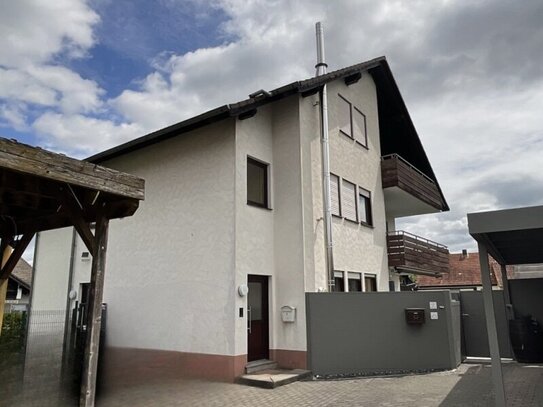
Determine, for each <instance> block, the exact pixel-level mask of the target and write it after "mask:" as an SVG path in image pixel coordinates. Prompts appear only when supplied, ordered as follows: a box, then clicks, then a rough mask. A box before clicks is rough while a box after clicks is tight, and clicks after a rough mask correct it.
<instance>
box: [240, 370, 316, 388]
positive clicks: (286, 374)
mask: <svg viewBox="0 0 543 407" xmlns="http://www.w3.org/2000/svg"><path fill="white" fill-rule="evenodd" d="M310 377H311V372H310V371H309V370H302V369H293V370H289V369H268V370H261V371H259V372H257V373H251V374H245V375H243V376H241V377H240V378H239V379H238V383H239V384H244V385H247V386H254V387H261V388H263V389H275V388H276V387H279V386H284V385H285V384H290V383H293V382H297V381H298V380H303V379H308V378H310Z"/></svg>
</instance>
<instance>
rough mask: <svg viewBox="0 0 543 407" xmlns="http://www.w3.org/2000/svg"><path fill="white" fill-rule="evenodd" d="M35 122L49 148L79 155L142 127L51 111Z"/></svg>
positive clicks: (130, 136)
mask: <svg viewBox="0 0 543 407" xmlns="http://www.w3.org/2000/svg"><path fill="white" fill-rule="evenodd" d="M32 126H33V128H34V130H35V131H36V132H37V133H38V134H40V135H41V136H42V137H43V138H44V143H45V145H46V147H47V148H50V149H53V150H56V151H63V152H68V153H70V154H71V155H74V152H76V153H77V154H75V155H76V156H78V157H79V158H84V157H85V156H88V155H90V154H92V153H95V152H97V151H101V150H105V149H107V148H110V147H113V146H114V145H116V144H120V143H123V142H126V141H128V140H131V139H133V138H135V137H137V136H139V135H140V134H142V131H143V130H142V128H141V126H139V125H138V124H135V123H115V122H113V121H111V120H107V119H97V118H93V117H87V116H84V115H80V114H73V115H66V114H59V113H51V112H47V113H44V114H43V115H41V116H40V117H39V118H38V119H37V120H36V121H35V122H34V123H33V125H32Z"/></svg>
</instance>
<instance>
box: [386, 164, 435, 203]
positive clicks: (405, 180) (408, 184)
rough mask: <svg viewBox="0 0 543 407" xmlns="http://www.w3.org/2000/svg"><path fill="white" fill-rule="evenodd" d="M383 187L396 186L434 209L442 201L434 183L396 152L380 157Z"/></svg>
mask: <svg viewBox="0 0 543 407" xmlns="http://www.w3.org/2000/svg"><path fill="white" fill-rule="evenodd" d="M381 177H382V181H383V188H390V187H398V188H400V189H402V190H404V191H406V192H408V193H409V194H411V195H413V196H415V197H416V198H418V199H420V200H421V201H424V202H426V203H427V204H428V205H431V206H433V207H434V208H436V209H439V210H443V209H444V202H443V199H442V197H441V193H440V192H439V188H438V187H437V185H436V183H435V182H434V181H433V180H432V179H431V178H430V177H428V176H427V175H425V174H424V173H422V172H421V171H420V170H418V169H417V168H416V167H415V166H413V165H411V164H410V163H409V162H407V161H406V160H404V159H403V158H402V157H400V156H399V155H398V154H390V155H385V156H383V157H381Z"/></svg>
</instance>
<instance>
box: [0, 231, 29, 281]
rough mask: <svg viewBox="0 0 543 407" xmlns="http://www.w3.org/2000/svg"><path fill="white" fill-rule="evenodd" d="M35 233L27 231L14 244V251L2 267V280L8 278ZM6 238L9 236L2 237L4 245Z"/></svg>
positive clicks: (0, 274) (0, 271)
mask: <svg viewBox="0 0 543 407" xmlns="http://www.w3.org/2000/svg"><path fill="white" fill-rule="evenodd" d="M34 235H35V233H34V232H27V233H25V234H24V235H23V236H22V237H21V239H19V240H18V241H17V242H16V243H14V244H13V246H14V247H13V252H12V253H11V255H10V256H9V257H8V259H7V261H6V263H5V264H4V265H3V267H2V268H1V269H0V282H3V281H4V280H7V279H8V277H9V275H10V274H11V272H12V271H13V269H14V268H15V266H16V265H17V262H18V261H19V260H20V259H21V256H22V255H23V253H24V251H25V250H26V248H27V247H28V244H29V243H30V241H31V240H32V238H33V237H34ZM4 240H6V241H7V238H5V239H2V247H4ZM4 250H5V249H4ZM4 250H2V253H4Z"/></svg>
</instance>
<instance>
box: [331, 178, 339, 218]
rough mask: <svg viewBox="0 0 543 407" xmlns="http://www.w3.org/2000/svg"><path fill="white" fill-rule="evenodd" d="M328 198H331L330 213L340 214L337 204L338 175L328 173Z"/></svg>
mask: <svg viewBox="0 0 543 407" xmlns="http://www.w3.org/2000/svg"><path fill="white" fill-rule="evenodd" d="M330 199H331V200H332V215H336V216H341V209H340V206H339V177H338V176H337V175H334V174H330Z"/></svg>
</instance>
